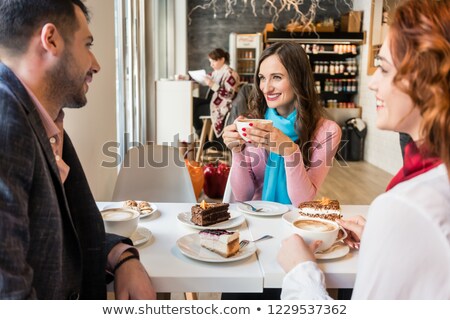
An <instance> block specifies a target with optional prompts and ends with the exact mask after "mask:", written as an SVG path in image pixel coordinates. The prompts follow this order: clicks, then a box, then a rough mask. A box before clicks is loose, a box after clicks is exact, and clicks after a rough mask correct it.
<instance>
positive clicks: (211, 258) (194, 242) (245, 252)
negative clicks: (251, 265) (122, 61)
mask: <svg viewBox="0 0 450 320" xmlns="http://www.w3.org/2000/svg"><path fill="white" fill-rule="evenodd" d="M177 246H178V248H179V249H180V251H181V253H182V254H184V255H185V256H187V257H189V258H191V259H195V260H199V261H204V262H215V263H223V262H232V261H238V260H242V259H245V258H248V257H250V256H251V255H253V254H254V253H255V252H256V245H255V244H254V243H253V242H250V243H249V244H248V245H247V246H245V247H244V248H242V249H239V251H238V252H237V253H236V254H235V255H233V256H231V257H228V258H224V257H222V256H221V255H219V254H217V253H215V252H212V251H210V250H208V249H206V248H203V247H202V246H201V245H200V236H199V235H198V233H192V234H188V235H186V236H184V237H181V238H180V239H178V240H177Z"/></svg>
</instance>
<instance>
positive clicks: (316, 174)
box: [230, 119, 341, 206]
mask: <svg viewBox="0 0 450 320" xmlns="http://www.w3.org/2000/svg"><path fill="white" fill-rule="evenodd" d="M340 141H341V128H340V127H339V126H338V125H337V124H336V123H335V122H333V121H331V120H327V119H323V120H322V122H321V124H320V127H319V129H318V130H317V133H316V135H315V137H314V139H313V145H312V147H314V151H313V152H312V156H311V167H310V168H309V169H308V170H307V169H305V166H304V165H303V157H302V154H301V152H300V149H297V151H296V152H294V153H293V154H291V155H289V156H286V157H284V164H285V168H286V180H287V189H288V194H289V198H290V199H291V202H292V204H293V205H294V206H298V205H299V204H300V203H301V202H304V201H310V200H313V199H314V197H315V196H316V193H317V191H318V190H319V188H320V186H321V185H322V183H323V181H324V180H325V177H326V176H327V174H328V171H329V170H330V168H331V166H332V165H333V158H334V156H335V154H336V152H337V150H338V147H339V143H340ZM267 156H268V153H267V152H266V150H265V149H263V148H256V147H254V146H251V145H249V144H247V145H246V146H245V148H244V150H243V151H242V152H237V153H234V152H233V162H232V170H231V173H230V174H231V177H230V183H231V189H232V192H233V196H234V199H235V200H237V201H247V200H261V194H262V188H263V185H264V173H265V170H266V160H267Z"/></svg>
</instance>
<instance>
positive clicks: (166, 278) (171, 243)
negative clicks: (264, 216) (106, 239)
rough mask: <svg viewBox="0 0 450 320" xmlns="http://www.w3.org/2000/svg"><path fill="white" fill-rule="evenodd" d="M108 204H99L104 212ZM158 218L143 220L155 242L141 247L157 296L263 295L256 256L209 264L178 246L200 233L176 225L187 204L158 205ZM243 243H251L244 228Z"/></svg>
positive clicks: (240, 228) (188, 206) (249, 236)
mask: <svg viewBox="0 0 450 320" xmlns="http://www.w3.org/2000/svg"><path fill="white" fill-rule="evenodd" d="M106 204H108V203H105V202H98V203H97V205H98V207H99V208H100V209H102V208H103V207H104V206H105V205H106ZM155 204H156V206H157V207H158V212H157V213H156V215H152V216H150V217H148V218H143V219H141V221H140V222H139V225H140V226H143V227H146V228H148V229H149V230H150V231H151V232H152V234H153V239H152V240H151V241H149V242H148V243H145V244H143V245H141V246H138V247H137V248H138V249H139V253H140V256H141V261H142V263H143V265H144V266H145V268H146V270H147V272H148V274H149V275H150V277H151V279H152V283H153V285H154V287H155V290H156V291H157V292H236V290H238V291H240V292H262V290H263V275H262V272H261V268H260V265H259V262H258V260H257V257H256V255H253V256H251V257H250V258H247V259H244V260H241V261H236V262H227V263H217V264H215V263H207V262H201V261H197V260H193V259H190V258H188V257H186V256H184V255H183V254H182V253H181V252H180V250H179V249H178V247H177V245H176V242H177V240H178V239H179V238H181V237H182V236H184V235H187V234H191V233H198V231H200V230H196V229H193V228H190V227H187V226H184V225H183V224H181V223H180V222H178V221H177V215H178V213H180V212H185V211H190V210H191V207H192V204H188V203H155ZM239 231H240V233H241V237H242V238H243V239H251V234H250V231H249V230H248V228H247V227H246V225H245V224H243V225H241V226H240V227H239Z"/></svg>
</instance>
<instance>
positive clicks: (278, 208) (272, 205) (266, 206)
mask: <svg viewBox="0 0 450 320" xmlns="http://www.w3.org/2000/svg"><path fill="white" fill-rule="evenodd" d="M245 202H246V203H248V204H251V205H252V206H254V207H255V208H256V209H260V208H262V209H263V210H261V211H259V212H255V211H252V209H251V208H249V206H247V205H245V204H243V203H238V204H237V208H238V210H239V211H242V212H245V213H248V214H252V215H255V216H262V217H264V216H266V217H268V216H278V215H281V214H283V213H285V212H287V211H289V207H288V206H286V205H284V204H281V203H277V202H271V201H245Z"/></svg>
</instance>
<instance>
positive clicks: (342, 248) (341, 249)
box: [314, 243, 350, 260]
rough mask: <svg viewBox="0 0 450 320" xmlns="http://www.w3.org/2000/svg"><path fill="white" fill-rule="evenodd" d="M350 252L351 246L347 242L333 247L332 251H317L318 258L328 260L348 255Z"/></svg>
mask: <svg viewBox="0 0 450 320" xmlns="http://www.w3.org/2000/svg"><path fill="white" fill-rule="evenodd" d="M349 252H350V248H349V246H347V245H346V244H344V243H343V244H341V245H339V246H338V247H337V248H335V249H333V250H332V251H331V252H326V251H325V252H324V253H315V254H314V255H315V257H316V259H319V260H326V259H337V258H342V257H344V256H346V255H347V254H348V253H349Z"/></svg>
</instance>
